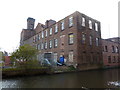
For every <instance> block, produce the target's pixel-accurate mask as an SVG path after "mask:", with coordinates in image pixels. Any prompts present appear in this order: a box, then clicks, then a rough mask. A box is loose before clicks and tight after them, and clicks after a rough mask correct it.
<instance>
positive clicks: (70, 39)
mask: <svg viewBox="0 0 120 90" xmlns="http://www.w3.org/2000/svg"><path fill="white" fill-rule="evenodd" d="M73 43H74V36H73V33H71V34H69V44H73Z"/></svg>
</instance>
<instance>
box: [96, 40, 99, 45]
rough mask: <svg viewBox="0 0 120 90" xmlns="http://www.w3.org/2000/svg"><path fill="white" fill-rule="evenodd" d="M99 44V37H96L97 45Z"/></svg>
mask: <svg viewBox="0 0 120 90" xmlns="http://www.w3.org/2000/svg"><path fill="white" fill-rule="evenodd" d="M98 45H99V38H96V46H98Z"/></svg>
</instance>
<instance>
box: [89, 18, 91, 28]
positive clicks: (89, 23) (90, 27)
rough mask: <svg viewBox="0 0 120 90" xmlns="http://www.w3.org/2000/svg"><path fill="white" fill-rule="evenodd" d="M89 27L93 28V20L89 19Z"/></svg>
mask: <svg viewBox="0 0 120 90" xmlns="http://www.w3.org/2000/svg"><path fill="white" fill-rule="evenodd" d="M89 28H90V29H92V21H91V20H89Z"/></svg>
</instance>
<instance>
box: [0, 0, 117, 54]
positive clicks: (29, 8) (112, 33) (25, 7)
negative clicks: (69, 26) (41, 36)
mask: <svg viewBox="0 0 120 90" xmlns="http://www.w3.org/2000/svg"><path fill="white" fill-rule="evenodd" d="M118 1H119V0H1V1H0V48H1V50H5V51H7V52H12V51H13V50H15V49H16V47H18V46H19V42H20V32H21V31H22V29H23V28H26V27H27V18H28V17H32V18H35V19H36V22H35V25H37V23H38V22H40V23H43V24H44V23H45V21H46V20H49V19H53V20H56V21H59V20H61V19H63V18H64V17H66V16H68V15H70V14H72V13H73V12H75V11H79V12H81V13H84V14H86V15H87V16H90V17H91V18H94V19H96V20H98V21H100V22H101V32H102V38H109V37H117V36H118Z"/></svg>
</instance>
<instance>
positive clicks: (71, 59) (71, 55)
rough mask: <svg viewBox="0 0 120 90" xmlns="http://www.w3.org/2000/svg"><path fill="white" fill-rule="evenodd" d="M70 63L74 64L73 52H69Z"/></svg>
mask: <svg viewBox="0 0 120 90" xmlns="http://www.w3.org/2000/svg"><path fill="white" fill-rule="evenodd" d="M69 62H73V51H70V52H69Z"/></svg>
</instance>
